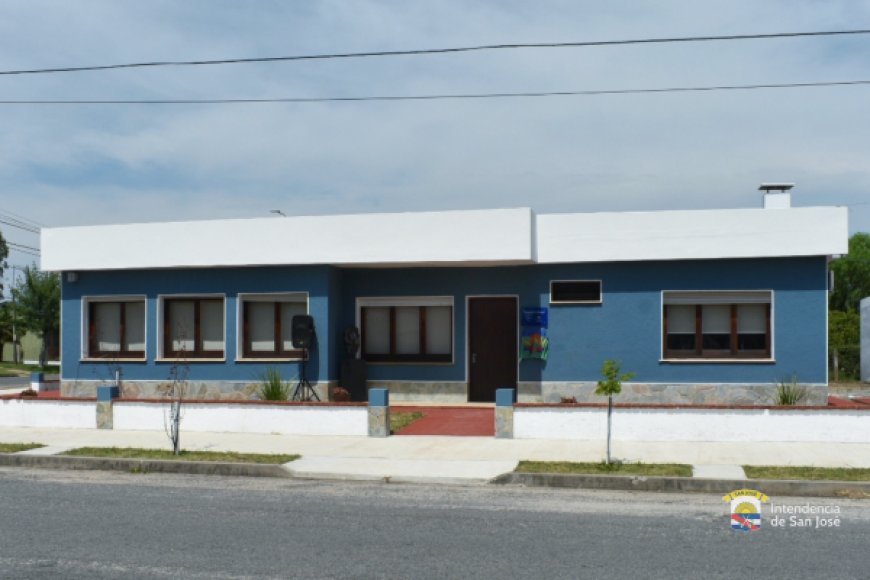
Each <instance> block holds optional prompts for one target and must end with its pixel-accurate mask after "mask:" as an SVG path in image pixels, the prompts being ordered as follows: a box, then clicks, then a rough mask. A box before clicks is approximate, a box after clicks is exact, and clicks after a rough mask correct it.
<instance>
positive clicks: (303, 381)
mask: <svg viewBox="0 0 870 580" xmlns="http://www.w3.org/2000/svg"><path fill="white" fill-rule="evenodd" d="M307 360H308V351H306V352H305V357H304V358H303V359H302V361H301V362H300V363H299V382H298V383H296V388H295V389H293V397H292V400H294V401H311V400H312V399H313V400H315V401H320V397H319V396H317V391H315V390H314V387H312V386H311V383H310V382H309V381H308V379H307V378H305V362H306V361H307Z"/></svg>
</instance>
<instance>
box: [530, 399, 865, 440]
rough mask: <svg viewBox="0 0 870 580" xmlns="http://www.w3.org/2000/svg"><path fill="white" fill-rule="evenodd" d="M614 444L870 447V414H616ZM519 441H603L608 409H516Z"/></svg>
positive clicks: (774, 411)
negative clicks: (855, 444) (863, 444)
mask: <svg viewBox="0 0 870 580" xmlns="http://www.w3.org/2000/svg"><path fill="white" fill-rule="evenodd" d="M611 433H612V434H611V436H612V438H613V440H614V441H705V442H707V441H709V442H755V443H761V442H814V443H870V411H863V410H851V409H830V410H829V409H806V410H803V409H788V410H780V409H767V408H759V409H741V408H734V409H731V408H721V409H719V408H701V409H698V408H667V407H662V408H615V409H614V410H613V427H612V432H611ZM513 436H514V439H582V440H587V439H588V440H593V439H597V440H603V439H604V438H605V437H606V436H607V408H606V407H604V408H601V407H522V406H519V407H515V408H514V416H513Z"/></svg>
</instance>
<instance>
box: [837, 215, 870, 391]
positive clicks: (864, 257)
mask: <svg viewBox="0 0 870 580" xmlns="http://www.w3.org/2000/svg"><path fill="white" fill-rule="evenodd" d="M831 271H832V272H833V273H834V291H833V292H831V297H830V303H829V313H828V345H829V348H830V350H831V366H832V369H833V370H834V371H835V375H839V378H851V379H857V378H858V375H859V373H860V364H861V362H860V328H861V314H860V308H861V300H862V299H864V298H868V297H870V234H867V233H863V232H862V233H857V234H855V235H853V236H852V237H851V238H850V239H849V254H848V255H846V256H843V257H842V258H839V259H838V260H834V261H833V262H832V263H831Z"/></svg>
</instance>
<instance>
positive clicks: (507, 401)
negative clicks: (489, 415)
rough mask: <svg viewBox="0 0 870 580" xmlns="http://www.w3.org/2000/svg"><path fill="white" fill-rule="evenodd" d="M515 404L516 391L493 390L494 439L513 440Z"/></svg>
mask: <svg viewBox="0 0 870 580" xmlns="http://www.w3.org/2000/svg"><path fill="white" fill-rule="evenodd" d="M516 402H517V390H516V389H496V390H495V437H496V439H513V438H514V404H515V403H516Z"/></svg>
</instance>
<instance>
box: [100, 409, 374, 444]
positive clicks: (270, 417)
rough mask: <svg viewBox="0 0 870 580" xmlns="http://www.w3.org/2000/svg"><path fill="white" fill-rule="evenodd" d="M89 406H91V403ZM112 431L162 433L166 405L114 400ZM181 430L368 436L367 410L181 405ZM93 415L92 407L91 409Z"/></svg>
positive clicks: (165, 416) (165, 419) (165, 417)
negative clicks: (127, 430)
mask: <svg viewBox="0 0 870 580" xmlns="http://www.w3.org/2000/svg"><path fill="white" fill-rule="evenodd" d="M92 405H93V404H92ZM113 407H114V409H113V411H114V429H122V430H126V429H130V430H143V431H153V430H161V431H162V430H163V429H164V428H165V425H166V421H167V410H168V408H169V404H168V403H158V402H155V403H150V402H124V401H115V403H114V405H113ZM181 408H182V419H181V428H182V430H183V431H203V432H228V433H273V434H276V435H349V436H360V437H365V436H367V435H368V407H365V406H346V407H345V406H334V405H323V406H315V405H299V406H293V405H255V404H232V403H228V404H220V403H184V404H183V405H182V407H181ZM91 409H92V411H91V412H92V413H93V406H92V407H91Z"/></svg>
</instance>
